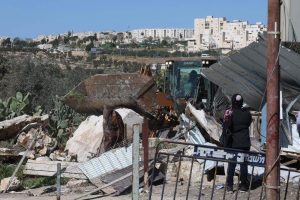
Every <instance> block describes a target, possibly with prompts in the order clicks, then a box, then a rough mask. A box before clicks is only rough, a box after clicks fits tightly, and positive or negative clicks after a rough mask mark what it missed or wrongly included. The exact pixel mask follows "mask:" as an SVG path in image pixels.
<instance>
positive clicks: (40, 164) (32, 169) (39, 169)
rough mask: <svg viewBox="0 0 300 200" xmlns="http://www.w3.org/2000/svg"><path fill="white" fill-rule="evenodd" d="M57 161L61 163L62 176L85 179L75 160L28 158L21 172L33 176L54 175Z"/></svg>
mask: <svg viewBox="0 0 300 200" xmlns="http://www.w3.org/2000/svg"><path fill="white" fill-rule="evenodd" d="M57 163H61V167H62V172H61V176H62V177H67V178H76V179H87V177H86V176H85V175H84V174H83V173H82V171H81V170H80V169H79V168H78V165H79V164H80V163H75V162H60V161H37V160H28V162H27V163H26V165H25V168H24V171H23V173H24V174H27V175H35V176H55V175H56V172H57Z"/></svg>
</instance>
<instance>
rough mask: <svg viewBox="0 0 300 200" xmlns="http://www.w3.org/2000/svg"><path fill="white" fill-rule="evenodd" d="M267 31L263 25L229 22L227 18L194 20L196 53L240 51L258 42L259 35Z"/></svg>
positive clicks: (208, 17)
mask: <svg viewBox="0 0 300 200" xmlns="http://www.w3.org/2000/svg"><path fill="white" fill-rule="evenodd" d="M265 30H266V27H265V26H264V25H263V24H262V23H256V24H249V23H248V22H247V21H240V20H234V21H232V22H230V21H227V20H226V18H225V17H213V16H207V17H206V18H197V19H195V20H194V40H195V43H194V44H195V45H196V47H194V48H191V47H189V49H194V50H195V51H201V50H209V49H216V48H218V49H224V50H232V49H240V48H243V47H245V46H247V45H249V44H250V43H251V42H253V41H256V40H257V37H258V34H259V33H260V32H263V31H265Z"/></svg>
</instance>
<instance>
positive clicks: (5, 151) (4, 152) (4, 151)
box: [0, 148, 19, 156]
mask: <svg viewBox="0 0 300 200" xmlns="http://www.w3.org/2000/svg"><path fill="white" fill-rule="evenodd" d="M0 156H19V154H18V152H17V150H16V149H9V148H0Z"/></svg>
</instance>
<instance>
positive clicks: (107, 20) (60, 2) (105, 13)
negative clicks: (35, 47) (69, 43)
mask: <svg viewBox="0 0 300 200" xmlns="http://www.w3.org/2000/svg"><path fill="white" fill-rule="evenodd" d="M208 15H212V16H215V17H226V18H227V19H228V20H230V21H232V20H234V19H240V20H247V21H249V22H250V23H255V22H257V21H260V22H263V23H264V24H266V21H267V0H208V1H207V0H147V1H146V0H0V26H1V27H0V36H10V37H21V38H32V37H36V36H37V35H40V34H57V33H64V32H67V31H69V30H73V31H74V32H82V31H109V30H115V31H127V30H132V29H137V28H173V27H174V28H193V26H194V18H202V17H205V16H208Z"/></svg>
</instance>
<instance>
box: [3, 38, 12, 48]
mask: <svg viewBox="0 0 300 200" xmlns="http://www.w3.org/2000/svg"><path fill="white" fill-rule="evenodd" d="M2 46H3V47H11V41H10V38H6V39H5V40H4V41H3V42H2Z"/></svg>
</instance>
